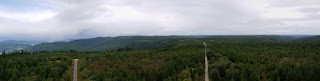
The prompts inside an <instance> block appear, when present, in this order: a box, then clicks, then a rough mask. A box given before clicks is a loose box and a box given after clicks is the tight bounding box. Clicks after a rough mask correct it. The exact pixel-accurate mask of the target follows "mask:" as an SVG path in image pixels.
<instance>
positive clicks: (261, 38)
mask: <svg viewBox="0 0 320 81" xmlns="http://www.w3.org/2000/svg"><path fill="white" fill-rule="evenodd" d="M183 39H207V40H210V41H218V42H289V41H292V40H294V39H295V38H294V37H290V36H276V35H243V36H233V35H220V36H213V35H211V36H209V35H206V36H198V35H197V36H119V37H97V38H90V39H79V40H73V41H69V42H52V43H42V44H38V45H35V46H32V47H29V48H27V49H26V50H29V51H40V50H46V51H61V50H77V51H105V50H115V49H117V48H121V47H123V48H124V47H130V48H133V49H135V50H139V49H149V48H156V47H164V46H172V45H173V44H174V43H175V42H177V41H179V40H183Z"/></svg>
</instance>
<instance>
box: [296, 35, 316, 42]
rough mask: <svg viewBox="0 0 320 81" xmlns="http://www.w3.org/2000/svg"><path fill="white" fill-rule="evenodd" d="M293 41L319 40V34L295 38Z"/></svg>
mask: <svg viewBox="0 0 320 81" xmlns="http://www.w3.org/2000/svg"><path fill="white" fill-rule="evenodd" d="M294 41H295V42H316V41H320V36H311V37H303V38H297V39H295V40H294Z"/></svg>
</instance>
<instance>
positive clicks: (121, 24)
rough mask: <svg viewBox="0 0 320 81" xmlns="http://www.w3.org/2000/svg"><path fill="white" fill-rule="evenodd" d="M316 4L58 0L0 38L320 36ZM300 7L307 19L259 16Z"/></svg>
mask: <svg viewBox="0 0 320 81" xmlns="http://www.w3.org/2000/svg"><path fill="white" fill-rule="evenodd" d="M258 2H259V1H258ZM289 2H290V4H289ZM317 2H318V1H317V0H308V1H304V2H301V1H299V0H294V1H292V0H281V1H279V0H269V1H263V0H261V2H260V3H265V4H268V5H267V6H266V7H263V8H258V9H256V8H255V7H256V6H258V7H261V6H260V5H259V4H258V3H257V4H254V3H251V2H250V1H246V0H244V1H239V0H227V1H223V0H183V1H181V0H107V1H106V0H55V1H47V4H48V5H50V6H52V5H53V6H54V7H55V8H57V9H56V11H57V15H56V16H54V17H53V18H51V19H48V20H44V21H41V22H37V23H22V22H16V21H8V22H2V23H0V26H12V27H15V28H17V29H19V28H22V29H23V30H22V29H19V30H18V31H19V32H23V33H5V34H6V35H0V37H1V36H13V37H22V36H20V35H23V37H30V38H37V39H50V40H61V39H68V38H88V37H97V36H119V35H193V34H194V35H199V34H207V35H208V34H212V35H222V34H319V33H318V32H317V31H315V30H317V29H319V27H317V25H320V24H318V23H317V22H318V21H319V20H320V19H319V14H316V13H317V11H319V9H320V8H319V7H317V5H318V4H319V3H317ZM299 3H301V4H299ZM261 5H264V4H261ZM310 6H315V7H312V8H311V7H310ZM296 7H298V8H297V10H298V11H297V12H300V13H303V14H304V15H305V17H304V18H266V17H264V16H263V15H261V14H263V13H265V12H266V11H263V10H259V9H264V8H265V9H267V8H296ZM122 9H123V10H122ZM122 16H123V17H122ZM4 20H5V19H1V18H0V21H4ZM305 20H308V21H305ZM10 23H11V24H10ZM13 24H16V25H13ZM302 25H303V26H302ZM23 27H28V29H25V28H23ZM302 28H303V29H302ZM10 31H13V30H11V29H10ZM32 32H35V33H32ZM14 34H15V35H14ZM35 34H41V35H35Z"/></svg>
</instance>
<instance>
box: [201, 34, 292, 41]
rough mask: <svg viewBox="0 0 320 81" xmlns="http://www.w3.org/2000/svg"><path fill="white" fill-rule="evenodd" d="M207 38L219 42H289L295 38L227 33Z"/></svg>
mask: <svg viewBox="0 0 320 81" xmlns="http://www.w3.org/2000/svg"><path fill="white" fill-rule="evenodd" d="M205 39H208V40H212V41H219V42H268V41H270V42H271V41H272V42H288V41H292V40H294V39H295V38H294V37H290V36H280V35H227V36H209V37H207V38H205Z"/></svg>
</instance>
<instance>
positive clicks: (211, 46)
mask: <svg viewBox="0 0 320 81" xmlns="http://www.w3.org/2000/svg"><path fill="white" fill-rule="evenodd" d="M319 38H320V37H319V36H313V37H301V38H296V37H292V36H205V37H197V36H122V37H101V38H92V39H81V40H74V41H70V42H55V43H43V44H38V45H35V46H32V47H30V48H27V49H25V50H24V51H16V52H12V53H5V52H3V53H2V55H1V56H0V81H72V76H73V64H74V61H73V59H79V61H78V66H77V67H78V74H77V76H78V81H204V77H205V76H204V74H205V72H204V71H205V64H204V63H205V62H204V58H205V53H204V48H205V47H204V45H203V42H205V43H206V44H207V57H208V62H209V77H210V80H211V81H320V41H319V40H318V39H319Z"/></svg>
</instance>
